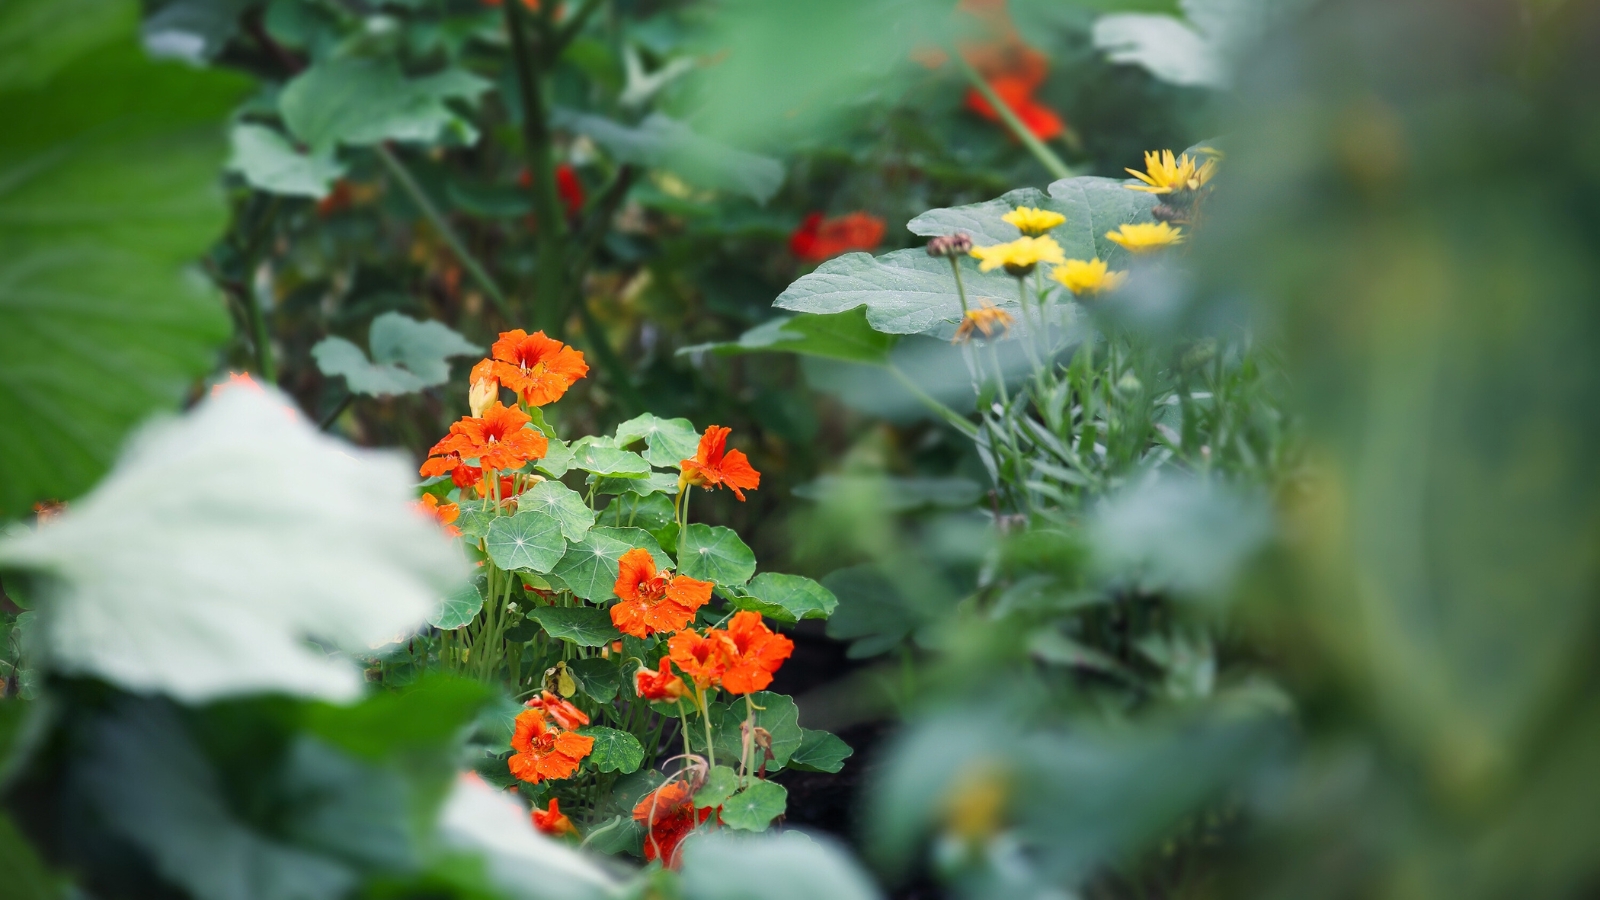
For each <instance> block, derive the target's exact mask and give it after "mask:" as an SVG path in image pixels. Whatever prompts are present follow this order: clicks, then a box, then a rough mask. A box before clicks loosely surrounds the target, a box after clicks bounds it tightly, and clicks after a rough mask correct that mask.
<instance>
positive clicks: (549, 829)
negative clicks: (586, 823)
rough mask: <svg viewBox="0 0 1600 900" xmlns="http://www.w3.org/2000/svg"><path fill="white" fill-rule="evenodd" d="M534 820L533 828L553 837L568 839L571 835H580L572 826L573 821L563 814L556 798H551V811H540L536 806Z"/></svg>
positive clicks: (533, 814)
mask: <svg viewBox="0 0 1600 900" xmlns="http://www.w3.org/2000/svg"><path fill="white" fill-rule="evenodd" d="M532 818H533V827H535V828H537V829H539V830H540V831H542V832H544V833H545V834H548V835H550V836H551V837H566V836H567V835H569V834H571V835H576V834H577V833H578V829H577V827H576V826H574V825H573V824H572V820H571V819H569V818H567V817H566V815H564V814H563V813H562V812H561V804H560V802H559V801H558V800H557V799H556V798H555V797H551V798H550V808H549V809H540V808H539V807H537V806H535V807H534V808H533V813H532Z"/></svg>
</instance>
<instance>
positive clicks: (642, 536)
mask: <svg viewBox="0 0 1600 900" xmlns="http://www.w3.org/2000/svg"><path fill="white" fill-rule="evenodd" d="M634 547H643V548H645V549H646V550H649V551H650V555H651V557H653V558H654V559H655V561H656V565H658V566H661V567H662V568H666V567H668V566H670V565H672V561H671V560H670V559H668V558H667V557H666V554H664V553H662V552H661V547H660V545H658V544H657V543H656V540H655V538H653V537H651V536H650V534H649V533H648V532H646V531H644V530H642V529H639V528H608V527H604V526H597V527H594V528H591V529H589V532H588V533H587V534H585V535H584V536H583V540H581V541H575V542H573V544H572V546H570V547H568V548H567V553H566V555H565V556H563V557H561V561H560V562H558V563H556V566H555V568H554V569H552V570H551V571H550V574H551V576H552V577H554V578H557V579H560V581H561V583H562V584H564V585H566V586H567V590H569V591H572V593H574V594H576V595H578V596H579V597H582V598H583V599H585V600H593V601H602V600H609V599H611V598H612V597H615V596H616V592H615V591H614V590H613V588H614V587H615V586H616V583H617V570H618V568H619V564H618V562H617V561H618V560H620V559H622V554H624V553H627V552H628V551H629V550H632V549H633V548H634Z"/></svg>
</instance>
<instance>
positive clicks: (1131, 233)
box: [1106, 222, 1183, 253]
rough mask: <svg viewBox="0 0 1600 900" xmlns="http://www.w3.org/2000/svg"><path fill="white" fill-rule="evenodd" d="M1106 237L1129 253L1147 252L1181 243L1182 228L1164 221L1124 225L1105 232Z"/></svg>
mask: <svg viewBox="0 0 1600 900" xmlns="http://www.w3.org/2000/svg"><path fill="white" fill-rule="evenodd" d="M1106 237H1107V238H1108V239H1110V240H1112V241H1115V242H1116V243H1118V244H1121V245H1122V247H1123V249H1125V250H1127V251H1128V252H1129V253H1149V252H1151V251H1152V250H1160V249H1161V248H1162V247H1170V246H1172V245H1173V244H1181V243H1183V229H1182V228H1173V227H1172V226H1171V225H1168V224H1167V223H1165V222H1156V223H1154V224H1149V223H1141V224H1138V225H1124V226H1122V228H1120V229H1118V230H1117V231H1108V232H1106Z"/></svg>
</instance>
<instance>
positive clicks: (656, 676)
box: [633, 656, 689, 703]
mask: <svg viewBox="0 0 1600 900" xmlns="http://www.w3.org/2000/svg"><path fill="white" fill-rule="evenodd" d="M633 692H634V693H635V694H638V695H639V696H641V697H643V698H644V699H646V700H655V701H659V702H666V703H672V702H674V701H676V700H677V699H678V698H679V697H682V696H683V695H684V694H686V693H688V692H689V688H688V686H687V685H685V684H684V683H683V679H682V678H679V677H678V676H677V675H676V674H675V673H674V672H673V671H672V658H671V657H667V656H663V657H661V663H660V665H658V666H657V667H656V668H654V669H652V668H650V667H649V666H640V667H639V671H637V672H635V673H633Z"/></svg>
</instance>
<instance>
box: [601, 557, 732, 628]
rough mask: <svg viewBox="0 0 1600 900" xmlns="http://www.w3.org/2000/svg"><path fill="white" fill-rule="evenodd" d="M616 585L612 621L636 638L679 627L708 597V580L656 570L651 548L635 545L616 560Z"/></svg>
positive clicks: (706, 601)
mask: <svg viewBox="0 0 1600 900" xmlns="http://www.w3.org/2000/svg"><path fill="white" fill-rule="evenodd" d="M615 589H616V592H617V596H618V597H620V598H621V600H620V601H619V602H618V603H617V605H616V606H613V607H611V624H613V625H615V626H617V630H618V631H621V632H622V633H623V634H631V635H633V636H634V637H638V638H644V637H649V636H650V635H652V634H655V633H656V632H658V631H677V630H679V629H680V628H682V627H683V626H685V625H687V624H689V620H690V619H693V618H694V611H695V610H697V609H699V608H700V607H702V606H705V605H706V603H708V602H709V601H710V600H711V582H709V581H700V580H698V579H694V578H690V577H688V576H687V575H674V574H672V573H671V572H670V571H666V572H658V571H656V561H655V560H654V559H652V558H651V557H650V551H649V550H642V549H640V548H638V547H635V548H634V549H632V550H629V551H628V552H627V553H624V554H622V558H621V559H619V560H617V583H616V585H615Z"/></svg>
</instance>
